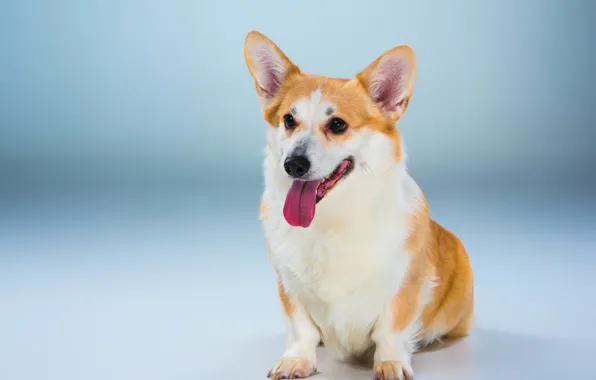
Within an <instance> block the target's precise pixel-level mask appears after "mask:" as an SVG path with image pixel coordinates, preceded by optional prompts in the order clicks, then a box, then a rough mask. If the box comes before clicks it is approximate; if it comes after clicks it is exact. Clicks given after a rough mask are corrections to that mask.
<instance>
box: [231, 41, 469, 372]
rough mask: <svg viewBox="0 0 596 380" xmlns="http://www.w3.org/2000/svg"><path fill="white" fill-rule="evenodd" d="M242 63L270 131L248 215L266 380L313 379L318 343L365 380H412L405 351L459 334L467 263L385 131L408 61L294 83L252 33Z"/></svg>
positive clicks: (392, 129)
mask: <svg viewBox="0 0 596 380" xmlns="http://www.w3.org/2000/svg"><path fill="white" fill-rule="evenodd" d="M243 52H244V59H245V61H246V64H247V66H248V71H249V72H250V74H251V76H252V78H253V79H254V84H255V88H256V92H257V94H258V97H259V99H260V103H261V106H262V111H263V115H264V119H265V121H266V123H267V124H268V127H267V130H266V147H265V159H264V181H265V188H264V192H263V194H262V199H261V205H260V212H259V213H260V220H261V223H262V226H263V230H264V235H265V238H266V242H267V246H268V250H269V257H270V260H271V262H272V264H273V268H274V269H275V273H276V275H277V287H278V293H279V299H280V301H281V306H282V309H283V312H284V314H285V317H286V321H287V330H288V331H287V343H286V348H285V351H284V352H283V354H282V356H281V359H280V360H279V361H278V362H277V363H275V364H274V365H273V368H272V369H271V370H270V371H269V374H268V375H267V377H269V378H274V379H286V378H287V379H295V378H304V377H309V376H311V375H313V374H316V373H317V358H316V347H317V346H319V344H322V345H324V346H325V349H326V350H328V351H329V352H330V353H331V354H332V355H333V357H335V358H337V359H338V360H351V359H354V358H362V357H365V356H367V355H368V356H369V357H370V359H371V360H372V370H373V376H374V379H385V380H388V379H399V380H405V379H411V378H412V376H413V370H412V365H411V356H412V354H413V353H414V352H415V351H416V350H417V349H419V348H420V347H422V346H424V345H426V344H429V343H431V342H433V341H435V340H438V339H440V338H456V337H462V336H465V335H468V333H469V331H470V329H471V327H472V323H473V303H474V294H473V293H474V292H473V275H472V269H471V265H470V260H469V257H468V255H467V253H466V250H465V249H464V246H463V245H462V243H461V242H460V240H459V239H458V238H457V237H456V236H455V235H454V234H453V233H452V232H450V231H448V230H447V229H445V228H444V227H442V226H441V225H439V224H438V223H437V222H435V221H434V220H433V219H431V217H430V214H429V206H428V204H427V201H426V198H425V196H424V194H423V192H422V190H421V189H420V187H419V186H418V185H417V184H416V182H415V181H414V180H413V179H412V177H411V176H410V175H409V174H408V171H407V169H406V153H405V152H404V145H403V142H402V139H401V136H400V133H399V131H398V129H397V128H396V123H397V121H398V120H399V119H400V118H401V117H402V116H403V115H404V112H405V111H406V109H407V108H408V103H409V102H410V98H411V96H412V92H413V88H414V82H415V75H416V61H415V57H414V52H413V50H412V48H410V47H409V46H406V45H401V46H397V47H395V48H393V49H391V50H388V51H387V52H385V53H384V54H383V55H381V56H380V57H378V58H377V59H376V60H375V61H373V62H372V63H371V64H370V65H369V66H368V67H367V68H366V69H364V70H363V71H361V72H360V73H358V74H357V75H356V76H355V77H354V78H351V79H339V78H330V77H324V76H319V75H311V74H307V73H304V72H302V71H301V70H300V69H299V68H298V66H296V65H295V64H294V63H292V62H291V61H290V60H289V59H288V57H287V56H286V55H285V54H284V53H283V52H282V51H281V50H280V48H279V47H278V46H277V45H276V44H274V43H273V42H272V41H271V40H270V39H269V38H268V37H266V36H264V35H263V34H261V33H259V32H257V31H251V32H249V33H248V35H247V36H246V39H245V43H244V48H243Z"/></svg>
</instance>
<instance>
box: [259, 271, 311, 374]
mask: <svg viewBox="0 0 596 380" xmlns="http://www.w3.org/2000/svg"><path fill="white" fill-rule="evenodd" d="M278 290H279V298H280V301H281V304H282V306H283V309H284V313H285V315H286V322H287V328H288V332H287V342H286V349H285V351H284V353H283V355H282V357H281V359H280V360H279V361H278V362H277V363H276V364H275V365H274V366H273V368H272V369H271V371H269V374H268V375H267V377H270V378H273V379H298V378H304V377H308V376H311V375H313V374H315V373H316V371H317V370H316V365H317V363H316V361H317V357H316V356H317V353H316V348H317V346H318V345H319V342H320V341H321V337H320V334H319V330H318V329H317V327H316V326H315V324H314V323H313V321H312V319H311V318H310V316H309V315H308V313H307V312H306V310H305V309H304V307H303V306H302V305H301V304H300V303H299V302H297V300H296V299H294V298H293V297H292V296H291V295H290V294H288V293H287V292H286V291H285V289H284V287H283V285H282V284H281V282H280V281H279V280H278Z"/></svg>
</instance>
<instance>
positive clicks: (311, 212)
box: [284, 180, 321, 228]
mask: <svg viewBox="0 0 596 380" xmlns="http://www.w3.org/2000/svg"><path fill="white" fill-rule="evenodd" d="M319 183H321V181H320V180H317V181H298V180H296V181H294V182H293V183H292V186H291V187H290V190H289V191H288V195H286V203H285V205H284V217H285V218H286V221H287V222H288V224H289V225H291V226H294V227H298V226H300V227H304V228H306V227H308V226H310V223H311V222H312V220H313V219H314V217H315V205H316V203H317V187H318V186H319Z"/></svg>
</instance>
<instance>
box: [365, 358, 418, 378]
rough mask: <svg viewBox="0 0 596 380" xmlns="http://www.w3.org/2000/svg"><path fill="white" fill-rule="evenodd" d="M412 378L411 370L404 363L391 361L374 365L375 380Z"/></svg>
mask: <svg viewBox="0 0 596 380" xmlns="http://www.w3.org/2000/svg"><path fill="white" fill-rule="evenodd" d="M413 378H414V377H413V373H412V368H410V366H408V365H406V364H404V363H401V362H396V361H391V362H379V363H377V364H375V369H374V379H375V380H412V379H413Z"/></svg>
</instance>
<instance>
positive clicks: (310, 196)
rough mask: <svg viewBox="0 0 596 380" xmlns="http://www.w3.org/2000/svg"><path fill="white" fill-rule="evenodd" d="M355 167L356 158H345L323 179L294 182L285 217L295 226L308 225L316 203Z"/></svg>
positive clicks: (297, 180)
mask: <svg viewBox="0 0 596 380" xmlns="http://www.w3.org/2000/svg"><path fill="white" fill-rule="evenodd" d="M353 168H354V158H352V157H348V158H346V159H344V160H343V161H342V162H341V163H340V164H339V165H338V166H337V167H336V168H335V170H333V171H332V172H331V174H329V175H328V176H327V177H325V178H323V179H317V180H310V181H302V180H299V179H296V180H294V182H292V186H290V189H289V190H288V194H287V195H286V202H285V204H284V210H283V212H284V218H286V221H287V222H288V224H289V225H291V226H294V227H304V228H306V227H308V226H310V223H311V222H312V220H313V219H314V217H315V208H316V204H317V203H319V201H321V199H323V198H324V197H325V195H327V193H328V192H329V191H330V190H331V189H332V188H334V187H335V186H336V185H337V184H338V183H339V182H340V181H341V180H342V179H344V178H346V176H347V175H348V174H349V173H350V172H351V171H352V169H353Z"/></svg>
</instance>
